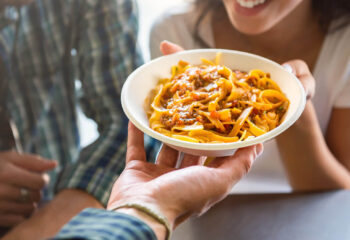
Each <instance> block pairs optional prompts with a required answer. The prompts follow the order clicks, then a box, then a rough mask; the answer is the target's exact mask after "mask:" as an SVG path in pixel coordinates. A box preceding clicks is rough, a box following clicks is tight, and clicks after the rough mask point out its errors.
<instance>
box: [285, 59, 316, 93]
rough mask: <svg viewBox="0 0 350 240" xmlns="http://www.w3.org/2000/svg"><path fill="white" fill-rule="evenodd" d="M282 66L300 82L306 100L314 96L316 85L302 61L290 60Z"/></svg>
mask: <svg viewBox="0 0 350 240" xmlns="http://www.w3.org/2000/svg"><path fill="white" fill-rule="evenodd" d="M283 66H284V67H285V68H286V69H287V70H288V71H290V72H291V73H293V74H294V75H295V76H296V77H297V78H298V79H299V80H300V82H301V84H302V85H303V87H304V90H305V93H306V98H307V100H309V99H311V98H312V97H313V96H314V95H315V87H316V84H315V79H314V77H313V76H312V73H311V72H310V69H309V67H308V66H307V64H306V63H305V62H304V61H303V60H291V61H288V62H286V63H284V64H283Z"/></svg>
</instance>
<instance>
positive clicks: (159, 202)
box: [108, 123, 263, 226]
mask: <svg viewBox="0 0 350 240" xmlns="http://www.w3.org/2000/svg"><path fill="white" fill-rule="evenodd" d="M262 151H263V146H262V145H261V144H258V145H256V146H251V147H248V148H242V149H239V150H238V151H237V152H236V153H235V155H233V156H229V157H220V158H216V159H214V160H213V161H211V162H210V164H209V165H208V166H203V159H202V158H201V157H197V156H191V155H185V157H184V159H183V162H182V165H181V167H180V169H176V168H175V165H176V161H177V157H178V152H177V151H176V150H174V149H172V148H170V147H167V146H165V145H164V147H163V148H162V150H161V151H160V153H159V155H158V159H157V163H156V164H152V163H149V162H147V161H146V154H145V150H144V145H143V133H142V132H140V131H139V130H138V129H137V128H136V127H135V126H134V125H132V124H131V123H130V124H129V135H128V151H127V157H126V168H125V170H124V171H123V173H122V174H121V176H120V177H119V178H118V180H117V181H116V183H115V185H114V187H113V190H112V193H111V197H110V200H109V203H108V208H111V207H113V206H116V205H120V204H124V203H133V202H142V203H145V204H147V205H148V206H151V207H152V208H155V209H158V210H159V211H160V212H162V213H163V214H164V215H165V216H166V217H167V218H168V220H169V221H170V223H171V224H172V226H176V225H178V224H179V223H181V222H182V221H184V220H185V219H187V218H188V217H189V216H191V215H193V214H197V215H198V214H202V213H204V212H205V211H207V210H208V209H209V208H210V207H211V206H213V205H214V204H215V203H216V202H218V201H220V200H222V199H223V198H224V197H226V196H227V194H228V193H229V192H230V190H231V188H232V187H233V185H234V184H235V183H237V182H238V181H239V180H240V179H241V178H242V177H243V176H244V175H245V174H246V173H247V172H248V171H249V169H250V167H251V165H252V163H253V161H254V160H255V158H256V157H257V156H258V155H260V154H261V153H262Z"/></svg>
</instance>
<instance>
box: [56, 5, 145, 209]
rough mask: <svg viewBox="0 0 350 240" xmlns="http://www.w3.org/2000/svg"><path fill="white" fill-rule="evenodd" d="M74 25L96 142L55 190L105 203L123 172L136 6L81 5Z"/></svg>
mask: <svg viewBox="0 0 350 240" xmlns="http://www.w3.org/2000/svg"><path fill="white" fill-rule="evenodd" d="M82 7H83V8H84V11H83V16H82V17H81V20H80V25H79V26H78V31H79V36H78V39H79V40H78V47H77V52H78V61H79V78H80V80H81V82H82V86H83V91H84V97H83V99H82V104H83V106H82V107H83V109H84V112H85V114H86V115H87V116H88V117H91V118H93V119H94V120H95V121H96V122H97V124H98V130H99V133H100V136H99V138H98V139H97V140H96V141H95V142H94V143H93V144H91V145H89V146H88V147H86V148H85V149H83V150H82V151H81V153H80V156H79V159H78V162H77V163H75V164H72V165H70V166H65V169H64V171H63V173H62V175H61V177H60V179H59V181H58V184H57V189H56V190H58V191H59V190H62V189H65V188H75V189H82V190H84V191H86V192H87V193H89V194H91V195H92V196H94V197H95V198H96V199H98V200H99V201H100V202H101V203H102V204H104V205H106V204H107V201H108V197H109V193H110V190H111V188H112V185H113V183H114V181H115V179H116V177H117V176H118V175H119V174H120V173H121V171H122V170H123V169H124V161H125V153H126V139H127V122H128V121H127V119H126V117H125V116H124V113H123V111H122V107H121V103H120V93H121V88H122V85H123V83H124V81H125V80H126V78H127V76H128V75H129V74H130V73H131V72H132V70H134V69H135V68H136V67H137V66H139V65H140V64H141V59H142V58H141V57H140V54H139V51H138V48H137V44H136V38H137V30H138V29H137V27H138V26H137V15H136V10H137V9H136V7H137V6H136V3H135V1H132V0H86V1H82Z"/></svg>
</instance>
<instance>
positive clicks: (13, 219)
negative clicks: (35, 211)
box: [0, 214, 26, 227]
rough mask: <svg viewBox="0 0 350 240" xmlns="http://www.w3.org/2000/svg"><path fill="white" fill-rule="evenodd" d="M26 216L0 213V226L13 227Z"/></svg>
mask: <svg viewBox="0 0 350 240" xmlns="http://www.w3.org/2000/svg"><path fill="white" fill-rule="evenodd" d="M25 219H26V218H25V217H24V216H22V215H19V214H0V226H1V227H13V226H16V225H18V224H20V223H21V222H23V221H24V220H25Z"/></svg>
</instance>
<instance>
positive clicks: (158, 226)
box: [114, 208, 167, 240]
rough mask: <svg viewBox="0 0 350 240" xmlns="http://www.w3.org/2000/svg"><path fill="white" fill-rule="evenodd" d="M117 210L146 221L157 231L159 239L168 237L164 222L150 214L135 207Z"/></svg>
mask: <svg viewBox="0 0 350 240" xmlns="http://www.w3.org/2000/svg"><path fill="white" fill-rule="evenodd" d="M114 211H115V212H120V213H125V214H128V215H130V216H133V217H136V218H138V219H140V220H141V221H143V222H144V223H146V224H147V225H148V226H149V227H150V228H151V229H152V230H153V232H154V233H155V235H156V236H157V239H159V240H163V239H166V236H167V229H166V227H165V225H164V224H162V223H160V222H159V221H158V220H156V219H155V218H153V217H151V216H149V215H148V214H146V213H144V212H142V211H140V210H138V209H135V208H119V209H117V210H114Z"/></svg>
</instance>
